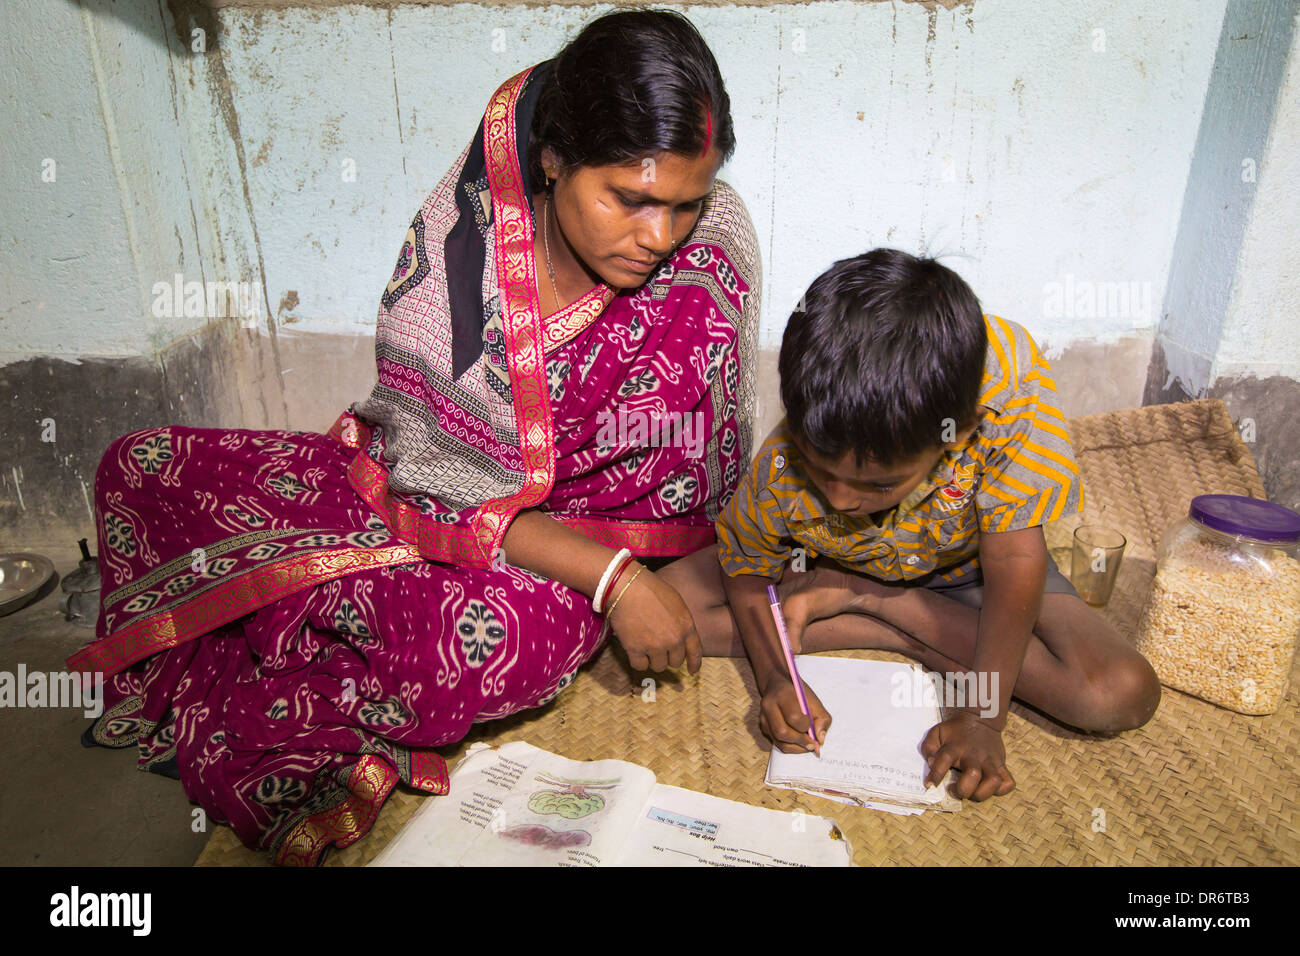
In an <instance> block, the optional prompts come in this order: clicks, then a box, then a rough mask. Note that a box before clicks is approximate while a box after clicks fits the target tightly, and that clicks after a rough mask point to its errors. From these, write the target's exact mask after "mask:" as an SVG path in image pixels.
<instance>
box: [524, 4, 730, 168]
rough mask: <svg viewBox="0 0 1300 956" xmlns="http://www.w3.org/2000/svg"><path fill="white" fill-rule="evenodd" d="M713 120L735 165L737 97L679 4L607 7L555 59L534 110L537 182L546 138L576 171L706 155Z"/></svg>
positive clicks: (531, 152)
mask: <svg viewBox="0 0 1300 956" xmlns="http://www.w3.org/2000/svg"><path fill="white" fill-rule="evenodd" d="M706 110H707V112H708V116H707V118H706ZM709 119H711V120H712V125H713V129H712V136H711V138H712V140H713V142H714V143H715V144H716V145H717V148H718V149H720V150H721V151H722V161H723V162H724V163H725V162H726V161H727V160H728V159H729V158H730V157H731V154H732V152H733V151H734V150H735V148H736V137H735V133H734V131H733V130H732V125H731V99H730V98H729V97H728V96H727V90H726V88H725V87H724V86H723V84H722V76H721V74H720V73H719V72H718V63H717V61H716V60H715V59H714V58H713V53H712V52H710V50H709V47H708V44H706V43H705V42H704V38H703V37H701V36H700V33H699V31H698V30H696V29H695V26H694V25H693V24H692V23H691V21H690V20H688V19H686V17H684V16H682V15H681V14H680V13H677V12H676V11H674V10H644V9H634V10H626V9H624V10H620V11H617V12H614V13H609V14H606V15H605V16H603V17H600V18H599V19H597V20H594V21H592V22H591V23H589V24H587V26H586V27H584V28H583V30H582V32H581V33H579V34H578V35H577V37H575V38H574V39H573V40H572V41H571V42H570V43H569V44H568V45H567V46H565V48H564V49H563V50H561V51H560V53H559V55H558V56H557V57H556V58H555V61H554V64H553V69H552V70H551V71H550V75H549V76H548V77H547V81H546V83H545V85H544V86H543V88H542V91H541V94H540V97H539V99H538V102H537V109H536V111H535V112H534V114H533V122H532V129H531V137H530V141H529V146H528V167H529V180H530V183H531V185H532V188H533V190H534V191H538V190H541V189H542V188H544V186H545V183H546V177H545V175H544V174H543V172H542V164H541V153H542V149H543V147H546V146H549V147H551V149H553V150H555V154H556V156H557V158H558V159H559V162H560V166H561V168H568V169H572V168H574V167H577V166H612V165H617V164H619V163H626V162H629V161H632V160H636V159H638V158H641V157H644V156H647V155H653V154H655V153H661V152H670V153H678V154H681V155H683V156H698V155H700V154H701V153H702V152H703V151H704V144H705V127H706V126H707V125H708V121H709Z"/></svg>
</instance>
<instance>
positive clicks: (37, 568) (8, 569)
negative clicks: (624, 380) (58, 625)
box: [0, 551, 54, 616]
mask: <svg viewBox="0 0 1300 956" xmlns="http://www.w3.org/2000/svg"><path fill="white" fill-rule="evenodd" d="M52 577H54V565H53V564H51V563H50V559H49V558H47V557H45V555H43V554H36V553H34V552H31V551H0V616H2V615H5V614H12V613H13V612H14V611H16V610H18V609H19V608H20V607H23V606H24V605H26V604H30V603H31V602H32V601H33V600H35V598H36V596H37V595H38V594H39V593H40V590H41V588H43V587H44V586H45V585H46V583H48V582H49V580H50V579H51V578H52Z"/></svg>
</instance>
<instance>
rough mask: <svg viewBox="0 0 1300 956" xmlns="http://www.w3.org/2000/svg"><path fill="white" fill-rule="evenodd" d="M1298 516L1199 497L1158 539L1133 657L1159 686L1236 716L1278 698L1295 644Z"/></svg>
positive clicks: (1264, 504)
mask: <svg viewBox="0 0 1300 956" xmlns="http://www.w3.org/2000/svg"><path fill="white" fill-rule="evenodd" d="M1297 558H1300V515H1297V514H1296V513H1295V512H1294V511H1292V510H1291V509H1289V508H1284V507H1282V506H1281V505H1275V504H1272V503H1271V502H1268V501H1261V500H1259V499H1258V498H1244V497H1241V496H1239V495H1200V496H1199V497H1196V498H1193V499H1192V503H1191V507H1190V508H1189V509H1188V512H1187V517H1186V518H1184V519H1183V520H1182V521H1179V522H1178V523H1176V524H1175V525H1174V526H1173V527H1172V528H1170V529H1169V530H1168V531H1167V532H1165V536H1164V537H1163V538H1162V539H1161V541H1160V551H1159V554H1158V555H1157V558H1156V576H1155V580H1154V581H1152V582H1151V594H1150V596H1149V597H1148V598H1147V603H1146V607H1145V608H1144V609H1143V611H1142V619H1141V621H1140V622H1139V623H1138V636H1137V649H1138V650H1139V651H1140V652H1141V653H1142V654H1143V656H1145V657H1146V659H1147V660H1148V661H1150V662H1151V666H1152V667H1154V668H1155V670H1156V673H1157V674H1158V675H1159V676H1160V682H1161V683H1162V684H1165V685H1167V686H1169V687H1173V688H1175V689H1176V690H1181V691H1186V692H1187V693H1189V694H1195V695H1196V696H1197V697H1200V698H1202V699H1204V700H1208V701H1210V702H1211V703H1214V704H1218V705H1220V706H1221V707H1227V708H1229V709H1230V710H1235V711H1237V712H1238V713H1242V714H1257V715H1258V714H1271V713H1273V712H1274V711H1275V710H1277V708H1278V706H1279V705H1280V704H1281V703H1282V698H1283V697H1285V696H1286V689H1287V682H1288V680H1289V678H1290V675H1291V662H1292V659H1293V657H1294V656H1295V648H1296V640H1297V637H1298V636H1300V560H1297Z"/></svg>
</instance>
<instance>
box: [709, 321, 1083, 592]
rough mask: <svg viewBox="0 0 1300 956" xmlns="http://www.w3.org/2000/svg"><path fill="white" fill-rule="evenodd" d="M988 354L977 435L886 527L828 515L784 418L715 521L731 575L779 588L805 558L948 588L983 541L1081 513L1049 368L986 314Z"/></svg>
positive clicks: (973, 568)
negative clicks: (931, 579) (787, 569)
mask: <svg viewBox="0 0 1300 956" xmlns="http://www.w3.org/2000/svg"><path fill="white" fill-rule="evenodd" d="M984 323H985V326H986V328H987V330H988V339H989V347H988V352H987V355H986V358H985V362H984V382H983V385H982V387H981V392H980V399H979V404H980V405H981V406H983V408H982V409H981V415H982V418H981V420H980V423H979V425H978V427H977V428H976V429H975V430H974V431H973V432H972V433H971V435H970V437H969V438H968V439H967V440H966V441H965V442H964V443H963V444H962V445H960V446H958V447H956V448H953V449H950V450H949V451H947V452H945V453H944V455H943V456H942V457H941V458H940V459H939V462H938V464H937V465H936V466H935V467H934V469H933V470H932V471H931V472H930V474H929V475H928V476H927V477H926V478H925V480H923V481H922V482H921V484H919V485H917V487H916V488H914V489H913V490H912V491H911V492H910V493H909V494H908V496H907V497H906V498H904V499H903V500H902V501H901V502H900V503H899V504H898V506H897V507H895V508H894V509H892V510H891V511H889V512H887V513H886V514H885V515H883V516H882V517H881V520H880V521H879V523H877V521H875V520H873V519H872V518H871V517H870V516H865V515H864V516H861V517H857V516H853V515H846V514H841V513H840V512H838V511H835V510H834V509H832V508H831V507H830V506H829V505H828V504H827V503H826V501H825V499H824V498H823V497H822V496H821V494H820V492H819V491H818V490H817V488H816V486H815V485H813V484H812V483H811V482H810V481H809V480H808V478H807V475H806V473H805V472H804V470H803V466H802V461H801V458H800V455H799V451H798V449H797V448H795V446H794V444H793V443H792V442H791V440H790V433H789V430H788V428H787V425H786V422H785V420H784V419H782V420H781V422H780V423H779V424H778V425H777V427H776V428H775V429H774V430H773V431H772V433H771V434H770V435H769V436H768V438H767V440H766V441H765V442H764V443H763V445H762V447H761V448H759V450H758V454H757V455H756V456H755V458H754V461H753V463H752V464H751V465H750V468H749V472H748V473H747V474H746V475H745V477H744V478H742V479H741V482H740V486H739V487H738V488H737V489H736V492H735V494H734V495H733V496H732V498H731V500H730V501H729V502H727V504H726V507H725V508H724V509H723V512H722V514H721V516H720V517H719V518H718V521H717V532H718V558H719V560H720V562H721V564H722V568H723V570H724V571H726V573H727V574H729V575H731V576H733V577H734V576H735V575H738V574H757V575H760V576H762V577H766V578H776V577H779V576H780V574H781V570H782V567H783V566H784V565H785V563H786V561H787V560H789V559H790V557H791V556H792V554H793V552H794V549H796V548H802V549H803V551H804V555H805V557H806V558H808V559H812V558H813V557H815V556H817V555H825V556H827V557H830V558H833V559H834V560H836V561H838V562H839V563H840V564H842V565H843V566H845V567H847V568H850V569H852V570H854V571H860V572H863V573H866V574H869V575H871V576H872V577H875V578H878V579H880V580H885V581H910V580H914V579H916V578H921V577H924V576H926V575H928V574H931V573H935V574H936V576H937V577H938V578H939V579H940V580H942V581H944V582H958V581H962V580H965V579H967V578H969V577H972V576H973V575H974V574H976V572H977V571H978V568H979V536H980V534H981V533H992V532H1002V531H1017V530H1019V529H1021V528H1030V527H1033V526H1035V525H1040V524H1043V523H1045V522H1048V521H1054V520H1056V519H1057V518H1060V517H1062V516H1064V515H1069V514H1073V513H1075V512H1076V511H1078V510H1079V509H1080V508H1081V507H1082V504H1083V485H1082V482H1081V481H1080V479H1079V469H1078V466H1077V464H1076V463H1075V460H1074V451H1073V449H1072V448H1071V447H1070V436H1069V433H1068V432H1067V431H1066V426H1065V418H1064V416H1063V415H1062V414H1061V412H1060V409H1059V408H1057V396H1056V383H1055V382H1053V381H1052V378H1051V367H1050V366H1049V365H1048V363H1047V361H1046V360H1045V359H1044V358H1043V357H1042V355H1041V354H1040V353H1039V351H1038V346H1037V345H1035V344H1034V340H1033V339H1032V338H1030V336H1029V333H1028V332H1026V331H1025V329H1024V328H1023V327H1022V326H1020V325H1018V324H1016V323H1015V322H1008V321H1007V320H1005V319H1002V318H999V317H997V316H994V315H986V316H985V317H984Z"/></svg>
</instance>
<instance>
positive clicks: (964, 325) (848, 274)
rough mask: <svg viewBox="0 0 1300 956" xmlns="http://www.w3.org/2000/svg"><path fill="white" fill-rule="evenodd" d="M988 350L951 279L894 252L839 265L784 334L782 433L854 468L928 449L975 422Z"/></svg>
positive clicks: (978, 316) (974, 304) (977, 315)
mask: <svg viewBox="0 0 1300 956" xmlns="http://www.w3.org/2000/svg"><path fill="white" fill-rule="evenodd" d="M987 348H988V335H987V333H986V332H985V329H984V318H983V314H982V310H981V309H980V304H979V300H978V299H977V298H976V297H975V293H974V292H972V291H971V288H970V286H968V285H967V284H966V283H965V282H964V281H963V280H962V278H961V277H960V276H959V275H957V273H955V272H953V271H952V270H951V269H948V268H946V267H945V266H942V265H940V264H939V263H938V262H936V261H935V260H933V259H922V258H918V257H916V256H911V255H908V254H907V253H905V252H899V251H898V250H897V249H873V250H872V251H870V252H866V253H863V254H862V255H860V256H855V257H854V258H852V259H841V260H840V261H839V262H836V263H835V264H834V265H833V266H831V267H830V268H829V269H827V270H826V271H825V272H823V273H822V274H821V275H820V276H818V277H817V278H816V279H815V280H814V281H813V284H812V285H811V286H809V287H808V291H807V292H806V293H805V295H804V298H803V299H802V300H801V302H800V307H799V308H797V309H796V310H795V311H794V312H793V313H792V314H791V316H790V321H789V323H788V324H787V325H786V328H785V338H784V339H783V340H782V342H781V358H780V371H781V401H782V402H783V403H784V404H785V412H786V419H787V421H788V423H789V426H790V430H791V431H792V432H793V433H794V434H795V435H796V436H798V437H799V438H800V440H801V441H802V442H803V443H804V444H806V445H807V446H808V447H809V448H810V449H811V450H812V451H814V452H816V453H817V454H818V455H819V456H821V457H822V458H825V459H827V460H829V461H839V460H840V459H841V458H843V457H844V455H845V454H846V453H847V452H849V451H853V452H855V454H856V457H857V462H858V465H859V466H861V465H863V464H864V463H865V462H867V461H874V462H877V463H879V464H882V465H890V464H893V463H895V462H899V461H902V460H905V459H908V458H911V457H914V456H916V455H919V454H921V453H922V452H925V451H927V450H929V449H932V448H938V447H939V446H940V445H942V444H944V433H945V428H947V429H949V430H950V431H951V430H960V429H962V428H964V427H966V426H968V425H970V424H972V423H973V422H974V421H975V406H976V405H977V404H978V402H979V394H980V385H981V383H982V382H983V378H984V357H985V352H986V350H987ZM947 420H950V421H947ZM949 437H951V435H949Z"/></svg>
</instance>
